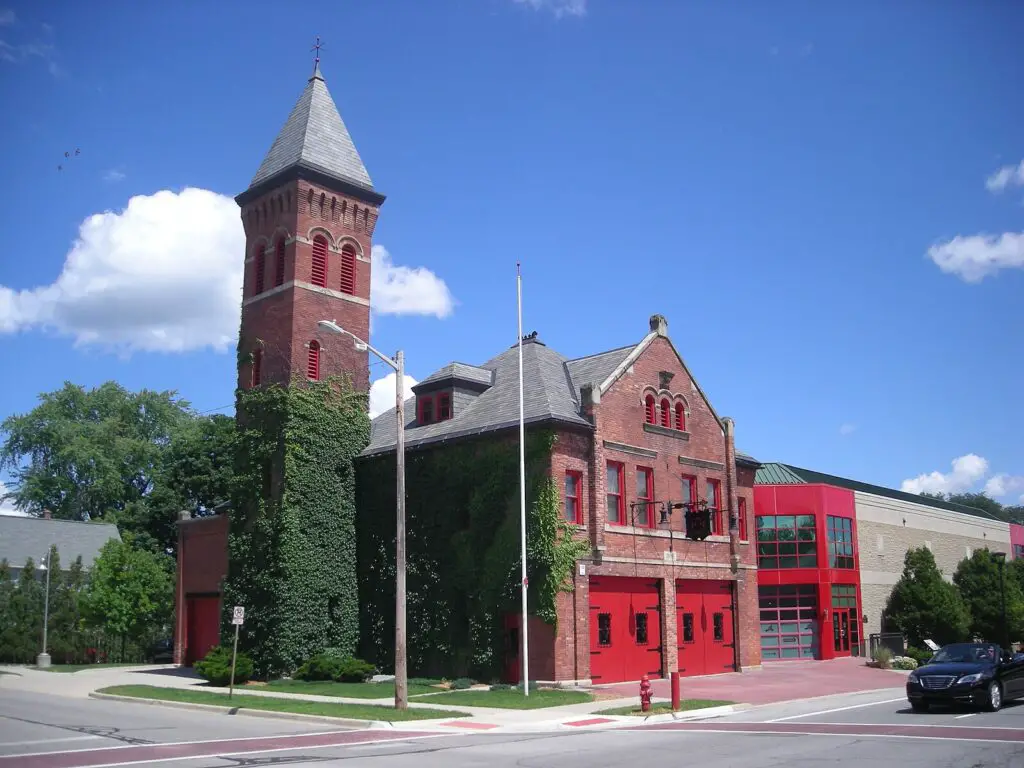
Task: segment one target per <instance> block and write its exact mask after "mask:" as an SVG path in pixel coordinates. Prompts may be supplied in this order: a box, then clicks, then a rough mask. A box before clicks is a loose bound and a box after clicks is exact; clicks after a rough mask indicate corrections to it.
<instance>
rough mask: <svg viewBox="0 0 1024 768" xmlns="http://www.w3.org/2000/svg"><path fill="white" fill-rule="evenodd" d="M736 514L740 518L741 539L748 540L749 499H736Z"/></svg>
mask: <svg viewBox="0 0 1024 768" xmlns="http://www.w3.org/2000/svg"><path fill="white" fill-rule="evenodd" d="M736 516H737V518H738V524H739V526H738V527H739V531H740V541H747V540H748V539H747V500H746V499H744V498H742V497H740V498H738V499H736Z"/></svg>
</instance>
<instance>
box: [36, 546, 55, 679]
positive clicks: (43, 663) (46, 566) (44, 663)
mask: <svg viewBox="0 0 1024 768" xmlns="http://www.w3.org/2000/svg"><path fill="white" fill-rule="evenodd" d="M51 551H52V545H51V549H48V550H46V554H45V555H43V557H42V559H41V560H40V561H39V567H40V568H42V569H43V570H45V571H46V591H45V592H44V593H43V650H42V651H41V652H40V653H39V655H38V656H36V666H37V667H48V666H50V654H48V653H47V652H46V639H47V638H46V630H47V628H48V626H49V624H50V553H51Z"/></svg>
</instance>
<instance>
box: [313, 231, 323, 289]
mask: <svg viewBox="0 0 1024 768" xmlns="http://www.w3.org/2000/svg"><path fill="white" fill-rule="evenodd" d="M309 272H310V274H309V280H310V282H311V283H313V285H318V286H320V287H321V288H326V287H327V238H326V237H324V236H323V235H317V236H316V237H314V238H313V261H312V264H311V265H310V270H309Z"/></svg>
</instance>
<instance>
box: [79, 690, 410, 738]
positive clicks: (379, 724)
mask: <svg viewBox="0 0 1024 768" xmlns="http://www.w3.org/2000/svg"><path fill="white" fill-rule="evenodd" d="M89 698H91V699H104V700H107V701H123V702H130V703H132V704H151V705H154V706H160V707H171V708H172V709H192V710H198V711H200V712H217V713H220V714H225V715H245V716H247V717H267V718H272V719H276V720H298V721H300V722H302V721H304V722H309V723H331V724H332V725H344V726H346V727H349V728H352V729H353V730H355V729H387V728H395V727H396V726H395V723H392V722H390V721H388V720H355V719H352V718H348V717H329V716H327V715H303V714H300V713H298V712H275V711H274V710H269V709H247V708H245V707H224V706H221V705H219V704H194V703H192V702H189V701H169V700H167V699H145V698H141V697H138V696H118V695H116V694H113V693H98V692H97V691H92V692H91V693H90V694H89ZM411 722H413V723H417V724H418V723H422V722H424V721H422V720H420V721H416V720H413V721H411ZM427 722H429V721H427Z"/></svg>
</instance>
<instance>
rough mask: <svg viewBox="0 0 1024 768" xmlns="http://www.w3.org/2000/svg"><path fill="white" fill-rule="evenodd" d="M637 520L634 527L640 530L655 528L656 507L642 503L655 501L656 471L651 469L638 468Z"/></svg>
mask: <svg viewBox="0 0 1024 768" xmlns="http://www.w3.org/2000/svg"><path fill="white" fill-rule="evenodd" d="M636 500H637V508H636V520H634V521H633V525H635V526H636V527H638V528H653V527H654V505H653V504H650V503H648V504H640V502H643V501H646V502H652V501H654V470H653V469H651V468H650V467H637V468H636Z"/></svg>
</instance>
